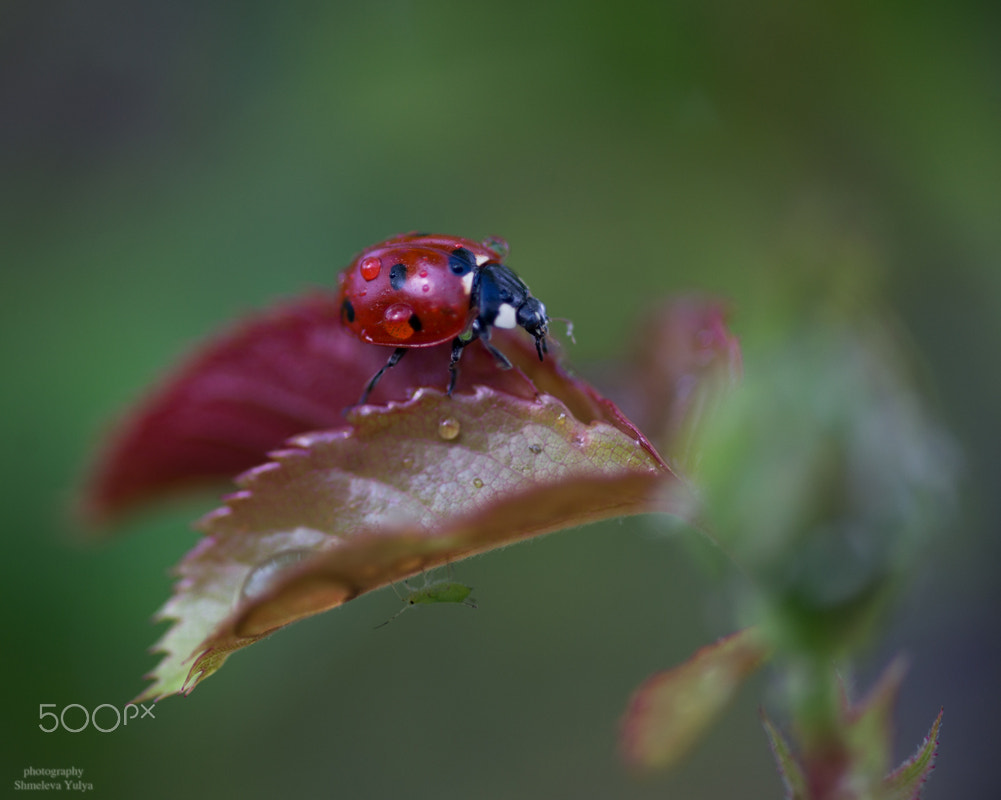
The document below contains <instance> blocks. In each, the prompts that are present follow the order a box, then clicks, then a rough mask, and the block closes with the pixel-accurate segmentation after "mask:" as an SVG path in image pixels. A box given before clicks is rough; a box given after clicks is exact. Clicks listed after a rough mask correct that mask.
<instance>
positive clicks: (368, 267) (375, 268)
mask: <svg viewBox="0 0 1001 800" xmlns="http://www.w3.org/2000/svg"><path fill="white" fill-rule="evenodd" d="M360 271H361V276H362V277H363V278H364V279H365V280H367V281H374V280H375V279H376V278H378V277H379V273H380V272H381V271H382V261H381V260H380V259H379V257H378V256H369V257H368V258H366V259H365V260H363V261H362V262H361V268H360Z"/></svg>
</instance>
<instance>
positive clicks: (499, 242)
mask: <svg viewBox="0 0 1001 800" xmlns="http://www.w3.org/2000/svg"><path fill="white" fill-rule="evenodd" d="M482 245H483V246H484V247H486V248H487V249H488V250H493V251H494V252H495V253H496V254H497V255H499V256H500V260H501V261H503V260H504V259H505V258H507V254H508V253H509V252H511V246H510V245H509V244H508V243H507V239H502V238H501V237H500V236H490V237H488V238H486V239H484V240H483V242H482Z"/></svg>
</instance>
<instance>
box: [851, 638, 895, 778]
mask: <svg viewBox="0 0 1001 800" xmlns="http://www.w3.org/2000/svg"><path fill="white" fill-rule="evenodd" d="M906 674H907V662H906V660H905V659H904V658H902V657H899V656H898V657H897V658H895V659H894V660H893V661H891V662H890V664H889V666H887V668H886V669H885V670H883V673H882V674H881V675H880V677H879V680H878V681H877V682H876V685H875V686H874V687H873V688H872V689H871V690H870V691H869V693H868V694H867V695H866V697H865V699H864V700H862V701H861V702H859V703H854V704H852V703H850V702H849V701H848V699H847V693H846V692H845V691H844V689H843V700H842V703H843V707H842V713H843V714H844V721H845V735H846V738H847V741H848V746H849V747H850V748H851V752H852V754H853V755H852V771H853V772H854V773H856V774H857V775H860V776H866V779H867V780H869V781H871V782H875V781H878V780H879V779H881V778H882V776H883V775H885V774H886V771H887V770H888V769H889V767H890V754H891V752H892V750H893V710H894V707H895V706H896V703H897V696H898V695H899V693H900V686H901V684H902V683H903V681H904V676H905V675H906Z"/></svg>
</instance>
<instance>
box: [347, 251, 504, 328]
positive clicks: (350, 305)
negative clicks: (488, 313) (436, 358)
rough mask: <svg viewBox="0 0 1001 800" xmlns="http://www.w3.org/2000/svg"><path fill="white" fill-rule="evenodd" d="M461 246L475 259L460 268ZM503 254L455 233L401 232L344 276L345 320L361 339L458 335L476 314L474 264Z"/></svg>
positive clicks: (365, 254)
mask: <svg viewBox="0 0 1001 800" xmlns="http://www.w3.org/2000/svg"><path fill="white" fill-rule="evenodd" d="M457 250H462V251H465V252H466V253H469V255H470V257H471V258H472V263H471V264H469V267H470V269H467V270H466V271H465V274H463V275H459V274H456V272H455V271H453V269H451V268H450V267H449V264H450V263H452V264H455V263H456V256H455V252H456V251H457ZM500 260H501V255H500V253H498V252H497V251H496V250H493V249H491V248H489V247H485V246H483V245H482V244H479V243H477V242H474V241H472V240H470V239H463V238H460V237H457V236H443V235H430V236H428V235H420V234H415V233H408V234H403V235H400V236H394V237H393V238H391V239H387V240H386V241H384V242H381V243H379V244H377V245H375V246H373V247H370V248H369V249H367V250H365V251H364V252H363V253H362V254H361V255H359V256H358V257H357V258H356V259H355V260H354V261H352V262H351V264H350V265H349V266H348V268H347V269H345V270H344V272H342V273H341V276H340V285H339V296H338V302H339V304H340V307H341V319H342V320H343V321H344V324H345V325H346V326H347V327H348V328H349V329H350V330H351V331H352V332H353V333H354V334H355V335H356V336H357V337H358V338H359V339H361V340H362V341H363V342H369V343H370V344H379V345H388V346H391V347H431V346H433V345H436V344H441V343H442V342H448V341H451V340H452V339H455V338H456V337H457V336H459V335H460V334H461V333H463V332H464V331H465V330H466V329H467V328H468V327H469V324H470V323H471V322H472V320H473V318H474V317H475V315H476V309H475V308H473V307H472V306H471V304H470V297H471V292H472V276H473V269H475V268H476V267H478V266H481V265H482V264H485V263H487V262H497V263H499V262H500Z"/></svg>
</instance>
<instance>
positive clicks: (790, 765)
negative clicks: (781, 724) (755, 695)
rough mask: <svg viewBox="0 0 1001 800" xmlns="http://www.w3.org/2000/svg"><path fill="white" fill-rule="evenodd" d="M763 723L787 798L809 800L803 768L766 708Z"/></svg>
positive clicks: (762, 718) (762, 713)
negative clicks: (769, 717) (769, 716)
mask: <svg viewBox="0 0 1001 800" xmlns="http://www.w3.org/2000/svg"><path fill="white" fill-rule="evenodd" d="M761 724H762V725H763V726H764V728H765V733H766V734H768V744H769V745H770V746H771V748H772V755H774V756H775V764H776V766H778V768H779V775H780V776H781V777H782V785H783V786H784V787H785V790H786V794H785V796H786V800H809V797H810V795H809V792H808V790H807V785H806V777H805V776H804V775H803V768H802V767H801V766H800V764H799V762H798V761H797V760H796V757H795V756H794V755H793V754H792V749H791V748H790V747H789V743H788V742H787V741H786V740H785V737H784V736H783V735H782V734H781V732H779V729H778V728H776V727H775V726H774V725H773V724H772V721H771V720H770V719H768V716H767V715H766V714H765V711H764V709H762V710H761Z"/></svg>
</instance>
